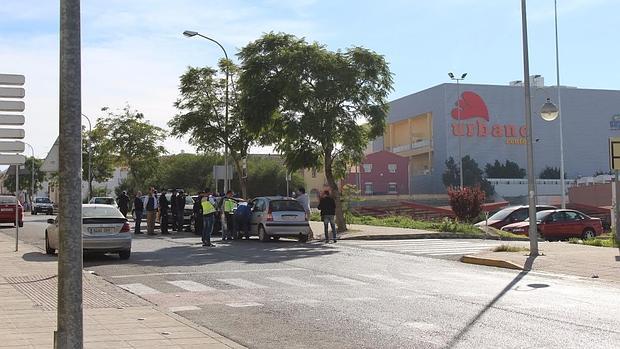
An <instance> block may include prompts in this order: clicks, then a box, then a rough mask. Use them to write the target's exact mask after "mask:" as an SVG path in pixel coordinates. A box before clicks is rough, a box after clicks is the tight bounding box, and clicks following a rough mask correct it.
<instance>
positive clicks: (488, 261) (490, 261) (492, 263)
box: [461, 255, 524, 270]
mask: <svg viewBox="0 0 620 349" xmlns="http://www.w3.org/2000/svg"><path fill="white" fill-rule="evenodd" d="M461 262H462V263H467V264H476V265H484V266H489V267H496V268H504V269H513V270H524V268H523V267H522V266H520V265H518V264H516V263H513V262H511V261H507V260H503V259H498V258H490V257H483V256H473V255H465V256H463V257H461Z"/></svg>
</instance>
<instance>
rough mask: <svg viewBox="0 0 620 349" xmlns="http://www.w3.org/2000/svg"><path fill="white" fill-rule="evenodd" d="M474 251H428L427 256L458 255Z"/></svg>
mask: <svg viewBox="0 0 620 349" xmlns="http://www.w3.org/2000/svg"><path fill="white" fill-rule="evenodd" d="M472 252H476V251H460V252H458V251H454V252H441V253H428V255H429V256H448V255H458V254H463V255H465V254H468V253H472Z"/></svg>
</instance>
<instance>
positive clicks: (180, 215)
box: [175, 189, 185, 232]
mask: <svg viewBox="0 0 620 349" xmlns="http://www.w3.org/2000/svg"><path fill="white" fill-rule="evenodd" d="M176 201H177V204H176V205H175V208H176V210H177V231H179V232H180V231H183V226H184V224H185V217H184V214H185V192H183V190H182V189H181V190H179V194H178V195H177V200H176Z"/></svg>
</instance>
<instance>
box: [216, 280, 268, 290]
mask: <svg viewBox="0 0 620 349" xmlns="http://www.w3.org/2000/svg"><path fill="white" fill-rule="evenodd" d="M217 281H221V282H223V283H226V284H229V285H233V286H237V287H240V288H267V286H265V285H259V284H257V283H255V282H252V281H248V280H245V279H217Z"/></svg>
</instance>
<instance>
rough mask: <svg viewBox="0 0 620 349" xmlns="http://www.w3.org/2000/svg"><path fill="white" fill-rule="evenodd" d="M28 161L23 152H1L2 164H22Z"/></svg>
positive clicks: (0, 159) (0, 161) (0, 163)
mask: <svg viewBox="0 0 620 349" xmlns="http://www.w3.org/2000/svg"><path fill="white" fill-rule="evenodd" d="M25 163H26V157H25V156H23V155H21V154H0V165H21V164H25Z"/></svg>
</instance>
